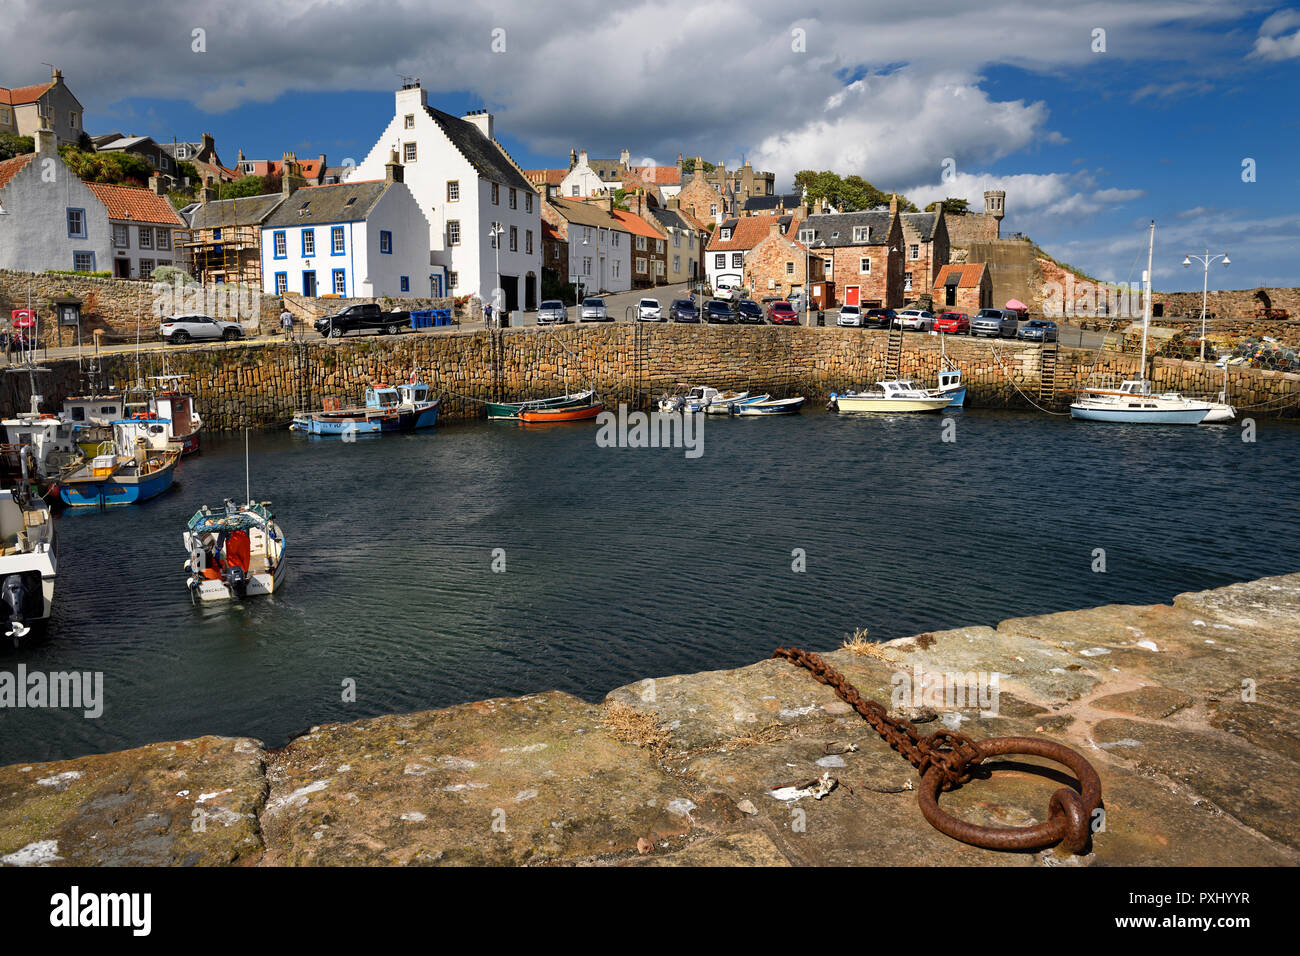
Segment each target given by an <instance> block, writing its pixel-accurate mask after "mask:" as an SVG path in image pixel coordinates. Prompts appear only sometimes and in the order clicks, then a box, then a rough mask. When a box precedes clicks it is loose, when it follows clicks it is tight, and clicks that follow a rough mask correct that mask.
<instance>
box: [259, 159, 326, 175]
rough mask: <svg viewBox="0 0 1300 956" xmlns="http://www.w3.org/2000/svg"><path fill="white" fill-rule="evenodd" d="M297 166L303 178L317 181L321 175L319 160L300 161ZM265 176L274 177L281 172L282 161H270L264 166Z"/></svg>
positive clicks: (282, 167) (282, 168)
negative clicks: (265, 168) (265, 169)
mask: <svg viewBox="0 0 1300 956" xmlns="http://www.w3.org/2000/svg"><path fill="white" fill-rule="evenodd" d="M298 166H299V168H300V169H301V170H302V175H303V178H305V179H318V178H320V174H321V163H320V160H319V159H300V160H298ZM266 167H267V174H269V175H271V176H274V175H275V174H276V173H279V172H283V170H284V160H282V159H272V160H270V161H269V162H267V164H266Z"/></svg>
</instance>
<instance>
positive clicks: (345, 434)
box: [289, 382, 438, 439]
mask: <svg viewBox="0 0 1300 956" xmlns="http://www.w3.org/2000/svg"><path fill="white" fill-rule="evenodd" d="M437 421H438V400H437V399H436V398H435V399H431V398H430V397H429V386H428V385H425V384H424V383H423V382H407V383H405V384H402V385H396V386H393V385H371V386H369V387H368V388H367V389H366V393H365V404H364V405H362V406H360V407H356V408H341V409H329V410H326V411H320V412H299V413H298V414H297V415H295V416H294V419H293V424H292V425H290V426H289V427H290V428H291V429H292V430H294V431H301V432H306V433H307V434H309V435H332V436H336V437H342V438H348V439H351V438H354V437H356V436H357V435H377V434H380V433H381V432H407V431H414V430H416V429H418V428H431V427H432V426H433V425H435V424H436V423H437Z"/></svg>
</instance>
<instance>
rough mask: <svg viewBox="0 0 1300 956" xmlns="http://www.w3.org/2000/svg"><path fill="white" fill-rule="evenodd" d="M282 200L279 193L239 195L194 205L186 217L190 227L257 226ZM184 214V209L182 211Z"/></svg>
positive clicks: (282, 197)
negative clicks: (234, 197)
mask: <svg viewBox="0 0 1300 956" xmlns="http://www.w3.org/2000/svg"><path fill="white" fill-rule="evenodd" d="M283 201H284V196H283V195H281V194H280V193H268V194H266V195H264V196H241V197H240V198H238V199H221V200H216V201H214V202H207V203H202V204H200V205H198V206H195V207H194V209H193V211H192V212H191V213H190V214H189V216H187V217H186V218H187V219H188V220H189V224H190V228H191V229H221V228H223V227H233V226H258V225H261V224H262V221H263V220H264V219H266V217H267V216H269V215H270V214H271V213H273V212H275V210H276V208H277V207H278V206H279V205H280V203H282V202H283ZM182 215H184V211H182Z"/></svg>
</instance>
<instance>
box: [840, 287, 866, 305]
mask: <svg viewBox="0 0 1300 956" xmlns="http://www.w3.org/2000/svg"><path fill="white" fill-rule="evenodd" d="M860 293H861V287H860V286H856V285H846V286H845V287H844V304H845V305H861V304H862V303H861V302H860V301H859V299H860Z"/></svg>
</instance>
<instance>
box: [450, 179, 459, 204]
mask: <svg viewBox="0 0 1300 956" xmlns="http://www.w3.org/2000/svg"><path fill="white" fill-rule="evenodd" d="M447 202H460V180H459V179H449V180H447Z"/></svg>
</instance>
